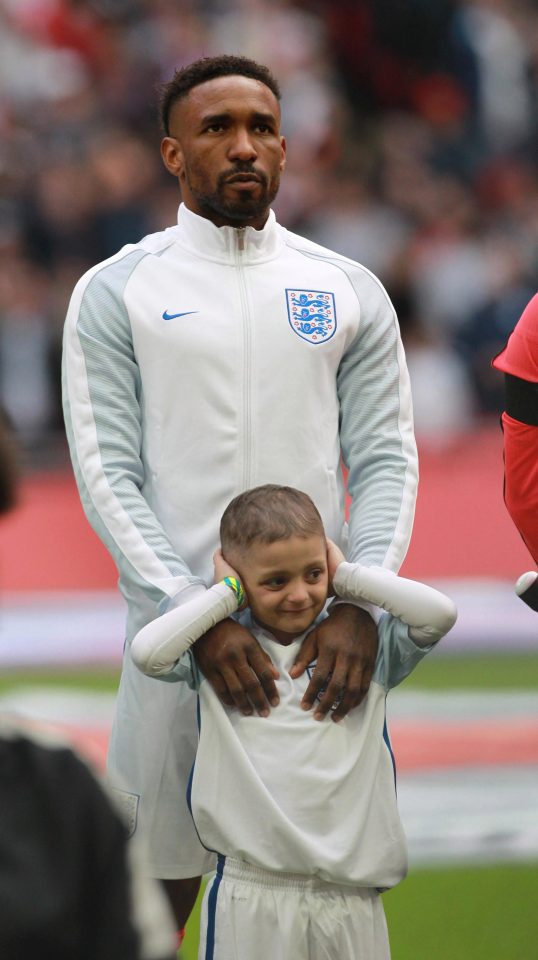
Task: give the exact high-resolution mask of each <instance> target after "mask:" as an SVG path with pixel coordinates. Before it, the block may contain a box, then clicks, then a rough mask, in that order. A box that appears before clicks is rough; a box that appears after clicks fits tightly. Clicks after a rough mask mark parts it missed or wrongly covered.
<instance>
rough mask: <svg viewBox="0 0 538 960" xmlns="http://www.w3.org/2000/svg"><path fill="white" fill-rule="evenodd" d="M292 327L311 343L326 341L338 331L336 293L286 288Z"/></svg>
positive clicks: (299, 335)
mask: <svg viewBox="0 0 538 960" xmlns="http://www.w3.org/2000/svg"><path fill="white" fill-rule="evenodd" d="M286 302H287V306H288V320H289V323H290V327H291V329H292V330H293V331H294V332H295V333H296V334H297V336H298V337H301V338H302V339H303V340H308V342H309V343H325V342H326V341H327V340H330V339H331V337H333V336H334V333H335V331H336V306H335V302H334V293H329V292H328V291H327V290H290V289H288V288H287V289H286Z"/></svg>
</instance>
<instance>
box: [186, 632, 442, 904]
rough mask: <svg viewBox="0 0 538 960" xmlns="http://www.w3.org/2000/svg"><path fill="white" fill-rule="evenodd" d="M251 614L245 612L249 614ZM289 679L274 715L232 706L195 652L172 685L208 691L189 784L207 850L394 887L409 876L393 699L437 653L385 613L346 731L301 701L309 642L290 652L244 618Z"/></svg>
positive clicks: (202, 695)
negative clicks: (388, 706)
mask: <svg viewBox="0 0 538 960" xmlns="http://www.w3.org/2000/svg"><path fill="white" fill-rule="evenodd" d="M247 617H248V614H247ZM246 625H247V626H248V627H249V629H252V631H253V633H254V635H255V636H256V638H257V639H258V640H259V642H260V644H261V645H262V647H263V648H264V650H266V652H267V653H268V654H269V656H270V657H271V659H272V661H273V663H274V664H275V666H276V667H277V668H278V670H279V671H280V678H279V680H278V681H277V687H278V692H279V695H280V704H279V706H278V707H276V708H273V709H272V710H271V712H270V714H269V716H268V717H264V718H262V717H259V716H257V715H253V716H248V717H246V716H243V715H242V714H240V713H239V712H238V711H237V710H234V709H230V708H228V707H226V706H224V705H223V704H222V703H221V702H220V700H219V699H218V697H217V695H216V694H215V692H214V690H213V689H212V687H211V685H210V684H209V683H208V682H207V681H206V680H205V679H204V678H203V676H202V675H201V674H200V672H199V671H198V669H197V666H196V662H195V661H194V658H193V657H192V656H191V654H190V653H187V654H185V656H184V657H183V658H182V660H181V661H180V663H178V664H177V665H176V667H175V671H174V672H175V679H178V677H179V676H181V677H182V679H185V680H187V681H188V682H189V683H190V684H191V685H193V686H195V687H197V688H198V691H199V722H200V741H199V746H198V751H197V756H196V761H195V764H194V767H193V772H192V776H191V783H190V787H189V794H190V797H189V800H190V806H191V812H192V815H193V819H194V823H195V826H196V829H197V831H198V834H199V836H200V839H201V841H202V843H203V844H204V845H205V846H206V847H208V848H210V849H212V850H215V851H217V852H218V853H221V854H224V855H225V856H230V857H234V858H237V859H241V860H246V861H248V862H249V863H252V864H254V865H257V866H260V867H263V868H265V869H267V870H275V871H285V872H289V873H300V874H304V875H307V876H316V877H319V878H322V879H324V880H327V881H331V882H336V883H343V884H351V885H358V886H365V887H378V888H386V887H391V886H393V885H394V884H396V883H398V881H400V880H401V879H402V878H403V877H404V875H405V873H406V870H407V851H406V842H405V837H404V833H403V829H402V825H401V822H400V818H399V814H398V809H397V803H396V787H395V769H394V761H393V756H392V752H391V747H390V742H389V738H388V733H387V728H386V722H385V701H386V694H387V691H388V690H389V689H390V688H391V687H393V686H395V685H396V684H397V683H399V682H400V680H402V679H404V677H405V676H407V674H408V673H410V672H411V670H412V669H413V668H414V666H415V665H416V664H417V662H418V661H419V660H420V659H421V658H422V657H423V656H424V655H425V654H426V653H427V652H428V650H429V649H431V647H430V646H428V647H419V646H417V645H416V644H415V643H414V641H413V640H411V639H410V637H409V634H408V628H407V626H406V625H405V624H403V623H402V622H401V621H398V620H397V619H395V618H394V617H392V616H390V615H386V614H384V615H383V616H382V618H381V620H380V623H379V628H378V629H379V651H378V656H377V661H376V667H375V672H374V676H373V680H372V683H371V685H370V689H369V691H368V694H367V695H366V697H365V699H364V700H363V702H362V704H361V705H360V706H359V707H358V708H356V709H354V710H352V711H351V712H350V713H349V714H348V716H347V717H346V718H345V719H344V720H342V721H341V722H340V723H333V722H332V721H331V720H330V719H329V718H326V719H325V720H323V721H317V720H314V719H313V710H309V711H304V710H302V709H301V706H300V702H301V699H302V696H303V694H304V692H305V690H306V687H307V685H308V683H309V680H310V675H311V670H310V669H309V670H307V671H306V672H305V673H304V674H303V675H302V676H301V677H299V678H298V679H296V680H292V679H291V677H290V675H289V670H290V669H291V666H292V665H293V662H294V660H295V658H296V656H297V653H298V650H299V647H300V645H301V642H302V639H303V638H302V637H299V638H297V639H296V640H294V641H293V643H291V644H290V645H289V646H282V645H280V644H279V643H277V642H276V641H275V640H274V639H273V638H272V637H271V635H270V634H269V633H268V632H266V631H265V630H263V629H261V628H260V627H258V626H257V625H256V624H255V623H253V622H252V621H249V620H247V623H246Z"/></svg>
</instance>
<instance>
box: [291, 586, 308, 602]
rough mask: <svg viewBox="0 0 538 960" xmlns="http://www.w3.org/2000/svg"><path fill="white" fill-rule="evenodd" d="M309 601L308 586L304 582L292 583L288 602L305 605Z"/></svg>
mask: <svg viewBox="0 0 538 960" xmlns="http://www.w3.org/2000/svg"><path fill="white" fill-rule="evenodd" d="M307 599H308V590H307V589H306V584H305V583H303V582H302V581H298V582H297V583H292V584H291V585H290V589H289V591H288V600H289V601H290V603H296V604H300V603H304V601H305V600H307Z"/></svg>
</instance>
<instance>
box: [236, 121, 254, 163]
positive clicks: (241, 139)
mask: <svg viewBox="0 0 538 960" xmlns="http://www.w3.org/2000/svg"><path fill="white" fill-rule="evenodd" d="M229 155H230V158H231V159H232V160H255V159H256V157H257V156H258V152H257V150H256V147H255V146H254V141H253V140H252V137H251V136H250V133H249V131H248V130H246V129H244V128H243V129H238V130H236V131H235V135H234V137H233V140H232V143H231V145H230V150H229Z"/></svg>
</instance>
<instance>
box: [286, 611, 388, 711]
mask: <svg viewBox="0 0 538 960" xmlns="http://www.w3.org/2000/svg"><path fill="white" fill-rule="evenodd" d="M377 642H378V640H377V628H376V625H375V623H374V621H373V620H372V618H371V616H370V614H369V613H367V612H366V610H362V609H361V608H360V607H355V606H353V605H352V604H348V603H342V604H338V605H336V606H333V608H332V610H331V612H330V613H329V616H328V617H327V618H326V619H325V620H323V622H322V623H320V625H319V626H318V627H316V629H315V630H312V632H311V633H309V634H308V636H307V637H306V639H305V640H304V641H303V643H302V645H301V649H300V651H299V653H298V655H297V658H296V660H295V663H294V665H293V667H292V669H291V670H290V676H291V677H293V678H295V677H299V676H300V675H301V673H303V671H304V670H305V669H306V667H307V666H308V664H309V663H312V661H313V660H317V663H316V668H315V670H314V673H313V676H312V679H311V680H310V683H309V684H308V687H307V689H306V692H305V695H304V697H303V699H302V703H301V705H302V707H303V709H304V710H310V709H311V707H312V705H313V704H314V703H315V702H316V697H317V695H318V694H319V692H320V690H321V689H322V688H323V687H324V686H325V684H327V689H326V690H325V691H324V693H323V696H322V698H321V700H320V701H319V702H318V703H317V704H316V707H315V712H314V719H315V720H323V719H324V717H325V716H326V715H327V713H329V711H330V710H331V709H332V706H333V704H334V703H336V702H337V703H338V705H337V707H336V708H335V709H334V710H333V713H332V719H333V720H334V721H335V723H338V721H339V720H342V719H343V717H345V716H346V714H348V713H349V711H350V710H352V709H353V707H356V706H358V705H359V703H360V702H361V700H362V699H363V697H364V696H365V694H366V693H367V692H368V687H369V686H370V680H371V679H372V673H373V672H374V666H375V659H376V654H377Z"/></svg>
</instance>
